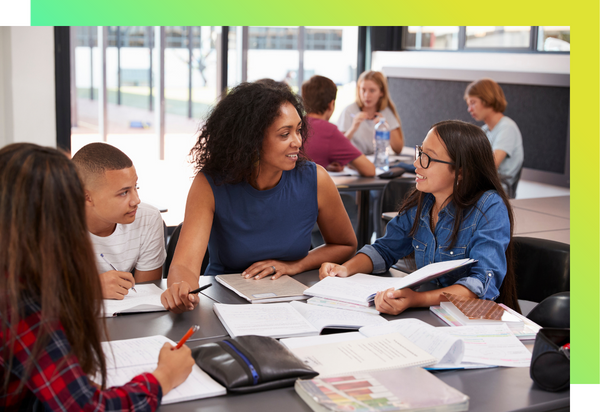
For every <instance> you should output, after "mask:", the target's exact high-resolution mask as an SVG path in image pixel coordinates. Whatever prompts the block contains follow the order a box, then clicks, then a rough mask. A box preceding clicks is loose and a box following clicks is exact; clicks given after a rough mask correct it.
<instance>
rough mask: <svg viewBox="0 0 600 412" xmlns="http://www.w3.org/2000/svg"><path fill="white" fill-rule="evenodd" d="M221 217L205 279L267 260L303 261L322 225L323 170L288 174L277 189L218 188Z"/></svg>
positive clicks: (306, 168)
mask: <svg viewBox="0 0 600 412" xmlns="http://www.w3.org/2000/svg"><path fill="white" fill-rule="evenodd" d="M206 179H207V180H208V182H209V183H210V186H211V188H212V191H213V195H214V198H215V215H214V219H213V224H212V229H211V232H210V240H209V241H208V251H209V254H210V257H209V265H208V267H207V269H206V272H205V275H208V276H215V275H219V274H223V273H241V272H243V271H244V270H245V269H247V268H248V267H249V266H250V265H252V264H253V263H255V262H259V261H261V260H267V259H275V260H284V261H290V260H298V259H302V258H304V257H305V256H306V255H307V254H308V251H309V249H310V235H311V232H312V229H313V227H314V225H315V222H316V221H317V215H318V200H317V168H316V166H315V164H314V163H312V162H305V163H304V164H301V165H298V166H296V167H295V168H294V169H292V170H289V171H287V170H284V171H283V174H282V176H281V180H280V181H279V183H278V184H277V186H275V187H274V188H272V189H269V190H256V189H255V188H253V187H252V186H251V185H250V184H248V183H246V182H242V183H238V184H235V185H228V184H222V185H218V186H217V185H215V183H214V181H213V179H212V178H211V177H210V176H206Z"/></svg>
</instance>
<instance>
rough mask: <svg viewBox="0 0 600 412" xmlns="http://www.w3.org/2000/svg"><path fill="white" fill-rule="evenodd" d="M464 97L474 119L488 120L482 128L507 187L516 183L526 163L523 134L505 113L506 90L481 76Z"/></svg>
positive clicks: (468, 88) (468, 87) (469, 86)
mask: <svg viewBox="0 0 600 412" xmlns="http://www.w3.org/2000/svg"><path fill="white" fill-rule="evenodd" d="M464 98H465V101H466V102H467V110H468V111H469V114H470V115H471V116H472V117H473V119H475V120H477V121H482V122H484V123H485V125H483V127H482V129H483V131H484V132H485V134H486V135H487V137H488V139H489V140H490V143H491V144H492V150H493V151H494V162H495V163H496V168H497V169H498V173H499V174H500V178H501V179H502V183H503V185H505V186H506V187H505V189H506V188H507V187H510V186H511V185H512V184H513V183H515V181H516V180H517V174H518V173H519V170H521V167H522V165H523V138H522V137H521V132H520V131H519V127H518V126H517V124H516V123H515V122H514V121H513V120H512V119H510V118H509V117H507V116H505V115H504V114H503V113H504V110H505V109H506V105H507V103H506V98H505V97H504V92H502V89H501V88H500V86H499V85H498V83H496V82H495V81H493V80H491V79H480V80H477V81H475V82H473V83H471V84H469V85H468V86H467V89H466V90H465V95H464Z"/></svg>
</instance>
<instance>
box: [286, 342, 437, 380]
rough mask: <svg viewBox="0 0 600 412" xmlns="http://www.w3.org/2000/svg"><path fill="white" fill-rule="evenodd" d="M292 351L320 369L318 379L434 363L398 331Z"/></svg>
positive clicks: (313, 367) (309, 364) (434, 361)
mask: <svg viewBox="0 0 600 412" xmlns="http://www.w3.org/2000/svg"><path fill="white" fill-rule="evenodd" d="M325 336H327V335H325ZM292 352H293V353H294V355H296V356H297V357H298V358H299V359H301V360H302V361H303V362H304V363H305V364H307V365H308V366H310V367H311V368H312V369H314V370H315V371H317V372H319V376H320V377H321V378H323V377H328V376H340V375H344V374H348V373H358V372H371V371H378V370H385V369H397V368H407V367H410V366H429V365H433V364H434V363H437V359H436V358H435V357H434V356H432V355H430V354H429V353H427V352H426V351H424V350H423V349H421V348H420V347H418V346H417V345H415V344H414V343H412V342H411V341H409V340H408V339H406V338H405V337H404V336H403V335H401V334H400V333H397V332H396V333H390V334H387V335H380V336H373V337H370V338H367V337H365V338H364V339H358V340H349V341H343V342H336V343H325V344H322V345H315V346H303V347H297V348H294V349H293V350H292Z"/></svg>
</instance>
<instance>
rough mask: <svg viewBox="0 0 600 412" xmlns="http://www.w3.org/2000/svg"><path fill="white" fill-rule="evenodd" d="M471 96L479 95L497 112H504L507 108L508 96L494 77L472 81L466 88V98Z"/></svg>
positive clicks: (484, 102)
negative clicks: (505, 95)
mask: <svg viewBox="0 0 600 412" xmlns="http://www.w3.org/2000/svg"><path fill="white" fill-rule="evenodd" d="M469 96H473V97H478V98H480V99H481V101H482V102H483V104H484V106H486V107H491V108H492V109H494V111H495V112H498V113H504V111H505V110H506V106H507V103H506V97H504V92H503V91H502V88H501V87H500V85H499V84H498V83H496V82H495V81H493V80H492V79H479V80H477V81H474V82H473V83H470V84H469V85H468V86H467V88H466V89H465V96H464V98H465V100H467V98H468V97H469Z"/></svg>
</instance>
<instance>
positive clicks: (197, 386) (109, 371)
mask: <svg viewBox="0 0 600 412" xmlns="http://www.w3.org/2000/svg"><path fill="white" fill-rule="evenodd" d="M138 287H139V286H136V289H137V288H138ZM165 342H169V343H170V344H172V345H175V342H173V341H172V340H171V339H169V338H167V337H165V336H159V335H157V336H149V337H147V338H137V339H125V340H115V341H110V342H102V349H103V350H104V354H105V356H106V377H107V382H106V386H107V387H111V386H122V385H124V384H126V383H127V382H129V381H130V380H131V379H133V378H134V377H135V376H137V375H139V374H140V373H144V372H153V371H154V369H156V365H157V364H158V354H159V352H160V349H161V348H162V347H163V345H164V344H165ZM113 355H114V356H113ZM225 393H226V390H225V388H224V387H223V386H221V385H220V384H219V383H217V382H215V381H214V380H213V379H212V378H211V377H210V376H208V375H207V374H206V372H204V371H203V370H202V369H200V368H199V367H198V365H194V367H193V368H192V373H190V375H189V376H188V378H187V379H186V380H185V381H184V382H183V383H182V384H181V385H179V386H177V387H176V388H173V389H172V390H171V391H170V392H169V393H167V394H166V395H165V396H163V398H162V404H163V405H164V404H169V403H177V402H184V401H189V400H193V399H201V398H208V397H211V396H219V395H225Z"/></svg>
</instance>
